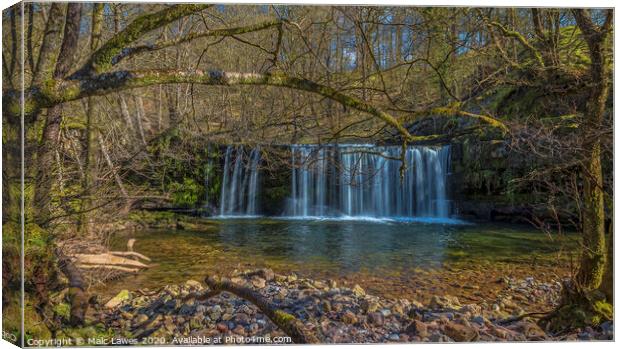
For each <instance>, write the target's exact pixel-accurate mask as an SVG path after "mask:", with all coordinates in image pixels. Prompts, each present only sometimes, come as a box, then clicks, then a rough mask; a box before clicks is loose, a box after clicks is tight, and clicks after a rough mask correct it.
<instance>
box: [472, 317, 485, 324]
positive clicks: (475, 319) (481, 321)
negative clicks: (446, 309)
mask: <svg viewBox="0 0 620 349" xmlns="http://www.w3.org/2000/svg"><path fill="white" fill-rule="evenodd" d="M471 322H473V323H475V324H478V325H480V326H483V325H484V318H483V317H482V316H474V317H473V318H471Z"/></svg>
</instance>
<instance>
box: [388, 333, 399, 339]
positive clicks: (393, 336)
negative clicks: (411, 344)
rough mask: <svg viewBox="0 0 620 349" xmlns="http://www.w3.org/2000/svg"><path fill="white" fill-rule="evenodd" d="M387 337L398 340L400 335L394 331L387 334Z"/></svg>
mask: <svg viewBox="0 0 620 349" xmlns="http://www.w3.org/2000/svg"><path fill="white" fill-rule="evenodd" d="M388 339H389V340H391V341H398V340H400V336H399V335H398V334H396V333H392V334H390V335H389V336H388Z"/></svg>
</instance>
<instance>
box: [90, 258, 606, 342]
mask: <svg viewBox="0 0 620 349" xmlns="http://www.w3.org/2000/svg"><path fill="white" fill-rule="evenodd" d="M272 273H273V271H271V270H268V269H266V270H258V271H245V272H243V273H241V272H239V273H238V274H237V276H235V277H234V278H233V279H235V282H237V283H239V284H241V285H246V286H247V287H251V288H253V290H254V292H258V293H261V294H262V295H263V297H266V298H268V299H270V301H271V302H272V303H273V304H274V305H275V306H277V308H279V309H281V310H283V311H285V312H287V313H289V314H292V315H293V316H295V317H297V319H299V320H300V321H302V322H303V323H304V325H305V327H306V328H307V330H309V331H313V332H317V333H318V334H319V338H320V340H321V342H324V343H378V342H381V341H386V340H387V341H390V342H407V341H431V342H451V341H475V340H481V341H502V340H511V341H521V340H540V339H545V340H550V339H553V338H554V337H551V336H549V335H547V334H546V333H545V332H544V331H543V330H542V329H541V328H540V327H538V326H537V325H536V324H534V323H531V322H528V321H519V322H516V323H514V324H511V325H506V326H498V325H495V324H497V323H498V321H501V320H502V319H506V318H507V317H509V316H510V315H509V313H507V312H504V311H502V309H501V306H503V307H505V308H513V309H511V310H508V311H512V312H513V313H516V312H522V311H531V310H529V309H528V308H526V307H527V306H528V304H527V303H528V302H531V300H532V299H534V300H535V302H536V301H537V300H538V299H544V301H545V302H547V304H550V305H553V300H554V299H557V295H558V294H559V290H560V289H559V287H558V285H557V284H556V283H553V282H552V283H549V284H541V283H540V282H537V281H536V280H533V281H530V280H518V279H512V278H502V280H501V283H502V286H501V287H503V290H502V291H500V292H499V293H498V294H497V296H496V297H495V296H494V297H495V298H492V299H485V301H483V302H480V303H470V304H464V305H461V303H460V301H459V299H458V298H457V297H453V296H450V295H435V296H433V297H432V298H431V301H430V303H429V304H426V305H425V304H422V303H420V302H418V301H416V300H407V299H399V300H394V299H386V298H380V297H376V296H373V295H369V294H367V293H366V291H365V290H364V289H363V288H362V287H361V286H360V285H357V284H356V285H354V286H353V288H351V289H348V288H337V283H336V281H334V280H311V279H300V278H299V277H298V276H297V275H294V274H291V275H277V274H273V275H272ZM522 284H525V286H524V287H521V286H522ZM198 287H200V288H203V286H202V285H200V283H198V282H196V281H193V280H188V281H187V282H185V283H184V284H181V285H173V286H166V287H164V288H163V289H162V290H160V291H159V292H158V293H156V294H152V295H149V296H144V295H138V294H134V293H133V292H128V293H123V294H121V295H120V296H121V297H118V298H122V299H123V300H122V302H119V304H118V305H116V306H114V307H108V308H105V307H103V308H100V314H98V315H97V316H98V318H100V319H101V320H100V321H101V322H102V323H103V324H105V325H106V326H108V327H109V328H111V329H112V330H114V331H115V332H117V333H129V334H130V335H132V336H135V337H139V336H140V335H142V334H144V335H147V334H148V335H151V336H153V335H158V336H159V335H160V336H163V337H166V338H171V337H173V336H180V335H183V336H186V335H190V336H195V335H198V334H201V333H204V334H205V335H208V336H210V337H213V336H219V335H221V334H224V333H232V334H234V335H237V336H264V335H271V336H279V335H282V334H283V333H282V331H281V330H279V329H278V328H277V327H276V326H275V325H274V324H273V323H272V322H271V321H268V320H267V318H266V316H265V315H264V314H263V313H262V312H261V311H259V310H258V309H257V308H256V306H255V305H253V304H251V303H250V302H248V301H246V300H244V299H241V298H239V297H237V296H234V295H232V294H230V293H226V292H224V293H221V294H219V295H217V296H214V297H211V298H209V299H207V300H191V301H187V302H183V301H182V299H183V297H184V296H183V295H187V294H189V293H191V292H195V291H192V290H194V289H195V288H198ZM537 292H538V293H537ZM536 297H538V298H536ZM554 297H555V298H554ZM487 302H488V303H487ZM121 303H122V304H121ZM500 304H501V306H500ZM537 304H539V303H537ZM120 305H122V306H120ZM562 339H568V340H579V339H582V340H589V339H598V340H600V339H604V340H609V339H613V322H606V323H603V324H602V325H601V326H600V328H588V329H584V330H583V331H575V332H574V333H569V334H567V335H564V336H563V337H562Z"/></svg>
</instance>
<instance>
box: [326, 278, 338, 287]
mask: <svg viewBox="0 0 620 349" xmlns="http://www.w3.org/2000/svg"><path fill="white" fill-rule="evenodd" d="M327 285H328V286H329V288H336V287H338V283H337V282H336V281H335V280H332V279H329V280H327Z"/></svg>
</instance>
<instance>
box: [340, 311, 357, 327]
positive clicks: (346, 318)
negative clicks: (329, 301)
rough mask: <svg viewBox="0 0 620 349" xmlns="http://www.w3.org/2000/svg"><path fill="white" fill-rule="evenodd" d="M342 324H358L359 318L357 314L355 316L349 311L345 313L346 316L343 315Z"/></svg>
mask: <svg viewBox="0 0 620 349" xmlns="http://www.w3.org/2000/svg"><path fill="white" fill-rule="evenodd" d="M342 322H344V323H345V324H349V325H353V324H355V323H357V317H356V316H355V314H353V312H351V311H349V310H347V311H345V312H344V314H342Z"/></svg>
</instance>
